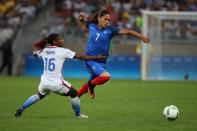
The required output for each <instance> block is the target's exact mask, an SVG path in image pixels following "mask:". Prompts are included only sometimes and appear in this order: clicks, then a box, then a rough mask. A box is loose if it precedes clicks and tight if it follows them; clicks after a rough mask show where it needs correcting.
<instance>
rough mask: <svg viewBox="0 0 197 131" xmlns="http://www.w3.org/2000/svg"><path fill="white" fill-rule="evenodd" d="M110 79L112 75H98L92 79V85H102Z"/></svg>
mask: <svg viewBox="0 0 197 131" xmlns="http://www.w3.org/2000/svg"><path fill="white" fill-rule="evenodd" d="M109 80H110V76H98V77H96V78H94V79H93V80H92V81H91V84H92V85H102V84H104V83H106V82H107V81H109Z"/></svg>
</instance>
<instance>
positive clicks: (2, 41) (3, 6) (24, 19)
mask: <svg viewBox="0 0 197 131" xmlns="http://www.w3.org/2000/svg"><path fill="white" fill-rule="evenodd" d="M46 2H47V0H0V50H1V52H2V57H3V59H2V65H1V66H0V73H1V72H2V71H3V69H4V68H5V67H6V66H8V74H9V75H11V70H12V69H11V66H10V65H11V64H12V45H13V40H14V39H15V36H16V34H17V32H18V30H19V28H20V27H22V26H24V25H28V22H29V21H30V19H34V18H35V17H36V16H37V14H38V13H39V11H40V10H41V8H42V7H43V6H45V5H46Z"/></svg>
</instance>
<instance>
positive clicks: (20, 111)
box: [14, 108, 23, 117]
mask: <svg viewBox="0 0 197 131" xmlns="http://www.w3.org/2000/svg"><path fill="white" fill-rule="evenodd" d="M22 113H23V110H22V109H21V108H18V109H17V110H16V113H15V114H14V115H15V117H20V116H21V115H22Z"/></svg>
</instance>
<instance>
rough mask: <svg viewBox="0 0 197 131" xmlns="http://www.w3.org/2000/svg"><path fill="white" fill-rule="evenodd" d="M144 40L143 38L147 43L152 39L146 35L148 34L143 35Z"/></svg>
mask: <svg viewBox="0 0 197 131" xmlns="http://www.w3.org/2000/svg"><path fill="white" fill-rule="evenodd" d="M142 40H143V41H144V42H145V43H147V44H149V42H150V39H149V38H148V37H146V36H143V37H142Z"/></svg>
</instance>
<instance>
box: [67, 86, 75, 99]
mask: <svg viewBox="0 0 197 131" xmlns="http://www.w3.org/2000/svg"><path fill="white" fill-rule="evenodd" d="M66 95H67V96H70V97H71V98H74V97H77V90H76V89H74V88H71V89H70V90H69V92H68V93H67V94H66Z"/></svg>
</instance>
